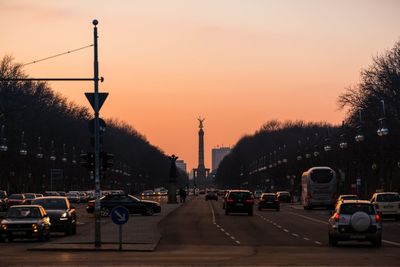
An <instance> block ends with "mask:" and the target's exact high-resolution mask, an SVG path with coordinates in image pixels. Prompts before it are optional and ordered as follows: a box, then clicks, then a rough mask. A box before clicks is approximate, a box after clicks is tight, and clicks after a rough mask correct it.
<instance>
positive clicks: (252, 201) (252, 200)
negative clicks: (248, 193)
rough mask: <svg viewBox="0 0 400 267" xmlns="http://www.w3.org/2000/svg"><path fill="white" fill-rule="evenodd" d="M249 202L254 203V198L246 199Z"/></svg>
mask: <svg viewBox="0 0 400 267" xmlns="http://www.w3.org/2000/svg"><path fill="white" fill-rule="evenodd" d="M246 202H247V203H254V199H246Z"/></svg>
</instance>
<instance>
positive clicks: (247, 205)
mask: <svg viewBox="0 0 400 267" xmlns="http://www.w3.org/2000/svg"><path fill="white" fill-rule="evenodd" d="M253 206H254V198H253V194H252V193H251V192H250V191H249V190H231V191H229V193H228V196H227V198H226V200H225V214H226V215H229V213H232V212H234V213H237V212H239V213H247V214H249V215H250V216H253Z"/></svg>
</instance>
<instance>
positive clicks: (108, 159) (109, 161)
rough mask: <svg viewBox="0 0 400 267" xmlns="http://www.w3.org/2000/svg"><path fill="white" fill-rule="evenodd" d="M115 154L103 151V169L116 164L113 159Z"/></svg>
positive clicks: (105, 169)
mask: <svg viewBox="0 0 400 267" xmlns="http://www.w3.org/2000/svg"><path fill="white" fill-rule="evenodd" d="M113 158H114V155H113V154H109V153H107V152H101V167H102V170H103V171H107V170H108V169H109V168H111V167H112V166H114V161H113Z"/></svg>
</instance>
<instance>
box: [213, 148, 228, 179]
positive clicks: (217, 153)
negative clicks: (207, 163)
mask: <svg viewBox="0 0 400 267" xmlns="http://www.w3.org/2000/svg"><path fill="white" fill-rule="evenodd" d="M229 153H231V149H230V148H229V147H217V148H213V149H212V154H211V160H212V166H211V167H212V172H214V173H215V172H216V171H217V169H218V166H219V164H220V163H221V161H222V160H223V158H224V157H225V156H226V155H228V154H229Z"/></svg>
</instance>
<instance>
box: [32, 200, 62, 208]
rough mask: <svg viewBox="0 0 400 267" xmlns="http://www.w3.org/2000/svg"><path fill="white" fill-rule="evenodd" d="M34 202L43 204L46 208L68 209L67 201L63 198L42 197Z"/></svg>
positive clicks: (33, 202)
mask: <svg viewBox="0 0 400 267" xmlns="http://www.w3.org/2000/svg"><path fill="white" fill-rule="evenodd" d="M32 204H35V205H41V206H42V207H43V208H45V209H46V210H51V209H63V210H65V209H67V203H66V201H65V199H63V198H41V199H34V200H33V201H32Z"/></svg>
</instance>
